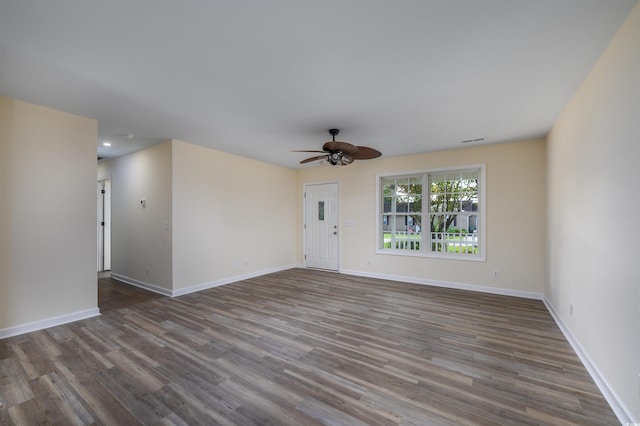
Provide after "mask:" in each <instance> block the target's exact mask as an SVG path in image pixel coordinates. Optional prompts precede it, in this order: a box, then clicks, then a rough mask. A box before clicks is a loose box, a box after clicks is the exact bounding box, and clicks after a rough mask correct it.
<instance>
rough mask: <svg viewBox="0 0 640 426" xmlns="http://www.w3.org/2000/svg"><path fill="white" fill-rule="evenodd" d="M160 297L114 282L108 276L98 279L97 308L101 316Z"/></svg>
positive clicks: (159, 296)
mask: <svg viewBox="0 0 640 426" xmlns="http://www.w3.org/2000/svg"><path fill="white" fill-rule="evenodd" d="M161 297H164V296H162V295H160V294H158V293H154V292H152V291H148V290H144V289H142V288H139V287H135V286H132V285H128V284H125V283H123V282H121V281H118V280H114V279H113V278H111V277H110V276H99V277H98V308H100V313H102V314H104V313H106V312H110V311H113V310H115V309H121V308H126V307H129V306H133V305H137V304H138V303H144V302H148V301H151V300H154V299H158V298H161Z"/></svg>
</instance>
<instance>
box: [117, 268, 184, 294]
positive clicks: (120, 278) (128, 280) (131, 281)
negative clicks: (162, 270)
mask: <svg viewBox="0 0 640 426" xmlns="http://www.w3.org/2000/svg"><path fill="white" fill-rule="evenodd" d="M111 278H113V279H114V280H118V281H122V282H123V283H126V284H130V285H132V286H135V287H140V288H143V289H145V290H149V291H152V292H154V293H158V294H162V295H163V296H172V294H171V290H167V289H166V288H163V287H159V286H157V285H154V284H149V283H145V282H144V281H139V280H136V279H133V278H130V277H127V276H126V275H120V274H114V273H113V272H112V273H111Z"/></svg>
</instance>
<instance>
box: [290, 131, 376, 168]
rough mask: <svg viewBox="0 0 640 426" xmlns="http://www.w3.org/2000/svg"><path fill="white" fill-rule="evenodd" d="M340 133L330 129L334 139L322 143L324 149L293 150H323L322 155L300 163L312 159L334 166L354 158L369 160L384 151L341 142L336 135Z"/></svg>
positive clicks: (302, 162) (310, 159)
mask: <svg viewBox="0 0 640 426" xmlns="http://www.w3.org/2000/svg"><path fill="white" fill-rule="evenodd" d="M338 133H340V130H338V129H330V130H329V134H330V135H331V136H332V137H333V140H331V141H328V142H325V143H324V145H322V151H316V150H308V151H293V152H321V153H322V155H316V156H315V157H311V158H307V159H306V160H302V161H301V162H300V164H305V163H310V162H312V161H317V160H319V161H321V162H326V163H329V164H331V165H332V166H346V165H348V164H351V163H353V161H354V160H369V159H371V158H376V157H380V156H381V155H382V153H381V152H380V151H378V150H376V149H373V148H369V147H366V146H355V145H351V144H350V143H348V142H340V141H337V140H336V135H337V134H338Z"/></svg>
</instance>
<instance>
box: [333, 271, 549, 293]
mask: <svg viewBox="0 0 640 426" xmlns="http://www.w3.org/2000/svg"><path fill="white" fill-rule="evenodd" d="M340 273H341V274H346V275H355V276H359V277H367V278H378V279H382V280H389V281H401V282H405V283H411V284H419V285H428V286H433V287H444V288H451V289H456V290H468V291H475V292H479V293H489V294H497V295H501V296H513V297H520V298H524V299H535V300H543V299H544V295H543V294H542V293H535V292H531V291H522V290H511V289H506V288H496V287H488V286H481V285H476V284H465V283H457V282H451V281H438V280H429V279H424V278H416V277H407V276H403V275H387V274H377V273H370V272H363V271H354V270H344V269H343V270H341V271H340Z"/></svg>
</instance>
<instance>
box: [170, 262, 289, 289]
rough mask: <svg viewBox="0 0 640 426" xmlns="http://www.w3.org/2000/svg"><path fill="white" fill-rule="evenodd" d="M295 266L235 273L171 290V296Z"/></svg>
mask: <svg viewBox="0 0 640 426" xmlns="http://www.w3.org/2000/svg"><path fill="white" fill-rule="evenodd" d="M296 267H297V265H286V266H279V267H277V268H269V269H262V270H260V271H255V272H250V273H248V274H242V275H235V276H233V277H228V278H223V279H220V280H216V281H211V282H208V283H202V284H197V285H194V286H190V287H186V288H181V289H178V290H173V291H172V292H171V296H172V297H177V296H184V295H185V294H189V293H195V292H197V291H202V290H207V289H209V288H213V287H219V286H221V285H226V284H231V283H235V282H238V281H242V280H248V279H250V278H255V277H259V276H262V275H267V274H272V273H274V272H280V271H286V270H287V269H293V268H296Z"/></svg>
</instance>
